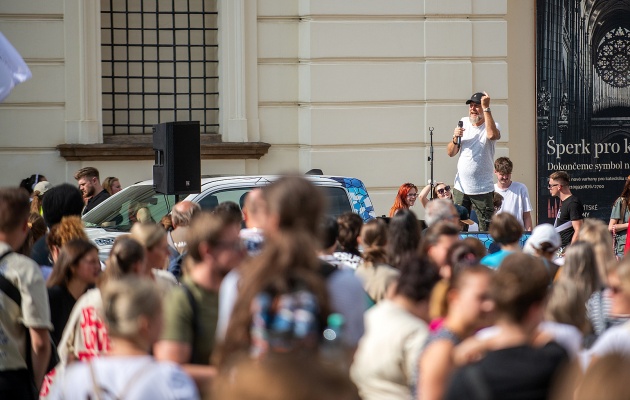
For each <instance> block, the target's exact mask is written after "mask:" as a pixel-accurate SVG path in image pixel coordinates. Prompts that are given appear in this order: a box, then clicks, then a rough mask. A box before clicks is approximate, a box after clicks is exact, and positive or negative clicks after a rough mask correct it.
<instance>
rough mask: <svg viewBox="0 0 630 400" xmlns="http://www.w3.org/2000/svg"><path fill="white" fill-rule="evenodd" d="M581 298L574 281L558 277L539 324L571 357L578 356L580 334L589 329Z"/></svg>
mask: <svg viewBox="0 0 630 400" xmlns="http://www.w3.org/2000/svg"><path fill="white" fill-rule="evenodd" d="M574 244H575V243H574ZM571 247H573V245H572V246H571ZM585 301H586V297H584V294H583V292H582V291H581V290H580V288H579V287H578V285H577V282H576V281H573V280H569V279H566V278H560V279H559V280H558V281H557V282H556V283H554V285H553V288H552V291H551V295H550V296H549V300H548V301H547V304H546V305H545V316H544V318H545V320H544V321H543V322H542V323H541V324H540V326H539V329H540V330H541V331H542V332H544V333H546V334H549V335H551V336H553V338H554V340H555V341H556V342H557V343H558V344H560V345H561V346H562V347H564V349H565V350H566V351H567V353H569V355H570V356H571V357H576V356H578V355H579V352H580V350H582V342H583V340H584V334H585V333H587V331H589V330H590V324H589V323H588V320H587V319H586V305H585Z"/></svg>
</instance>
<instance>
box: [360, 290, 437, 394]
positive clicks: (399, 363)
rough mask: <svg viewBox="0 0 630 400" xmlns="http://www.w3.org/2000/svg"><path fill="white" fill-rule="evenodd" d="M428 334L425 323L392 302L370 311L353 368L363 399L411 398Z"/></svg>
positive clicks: (382, 303) (388, 301)
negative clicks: (419, 360)
mask: <svg viewBox="0 0 630 400" xmlns="http://www.w3.org/2000/svg"><path fill="white" fill-rule="evenodd" d="M428 333H429V329H428V326H427V324H426V323H425V322H424V321H422V320H421V319H420V318H417V317H416V316H414V315H412V314H411V313H409V312H407V311H406V310H404V309H403V308H402V307H400V306H398V305H397V304H396V303H394V302H392V301H390V300H383V301H381V302H379V303H378V304H377V305H376V306H374V307H372V308H371V309H369V310H368V311H367V312H366V313H365V335H363V338H361V340H360V341H359V347H358V349H357V351H356V353H355V355H354V362H353V363H352V367H351V368H350V376H351V378H352V380H353V381H354V383H355V384H356V385H357V388H358V389H359V395H360V396H361V398H362V399H363V400H380V399H408V398H411V389H410V385H411V384H412V383H413V380H414V371H415V365H416V363H417V362H418V355H419V354H420V349H422V345H423V344H424V342H425V341H426V339H427V336H428Z"/></svg>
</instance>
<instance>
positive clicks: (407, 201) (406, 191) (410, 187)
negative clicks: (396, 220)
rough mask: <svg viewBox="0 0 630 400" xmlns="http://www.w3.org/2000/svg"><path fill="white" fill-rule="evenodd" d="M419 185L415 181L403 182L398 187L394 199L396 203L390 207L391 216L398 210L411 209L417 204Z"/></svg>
mask: <svg viewBox="0 0 630 400" xmlns="http://www.w3.org/2000/svg"><path fill="white" fill-rule="evenodd" d="M418 196H419V195H418V187H417V186H416V185H414V184H413V183H409V182H407V183H403V184H402V185H401V186H400V187H399V188H398V193H397V194H396V199H395V200H394V205H393V206H392V208H390V209H389V217H390V218H391V217H393V216H394V215H395V214H396V213H397V212H398V210H404V209H409V208H410V207H413V205H414V204H416V199H417V198H418Z"/></svg>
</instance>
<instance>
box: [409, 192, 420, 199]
mask: <svg viewBox="0 0 630 400" xmlns="http://www.w3.org/2000/svg"><path fill="white" fill-rule="evenodd" d="M418 196H419V194H418V193H409V194H407V197H414V198H415V197H418Z"/></svg>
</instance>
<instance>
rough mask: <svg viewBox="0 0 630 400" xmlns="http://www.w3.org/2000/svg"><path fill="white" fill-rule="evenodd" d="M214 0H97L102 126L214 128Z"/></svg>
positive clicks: (131, 130)
mask: <svg viewBox="0 0 630 400" xmlns="http://www.w3.org/2000/svg"><path fill="white" fill-rule="evenodd" d="M218 47H219V45H218V12H217V0H157V1H128V0H102V1H101V53H102V88H103V100H102V102H103V134H104V135H137V134H150V133H152V126H153V125H154V124H157V123H162V122H169V121H199V123H200V125H201V132H202V133H218V131H219V107H218V105H219V89H218V88H219V77H218Z"/></svg>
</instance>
